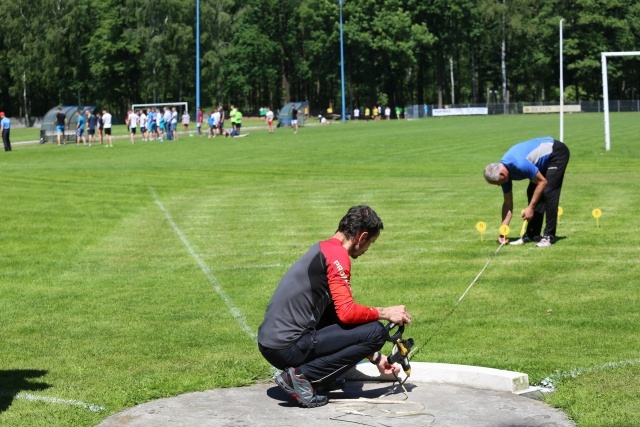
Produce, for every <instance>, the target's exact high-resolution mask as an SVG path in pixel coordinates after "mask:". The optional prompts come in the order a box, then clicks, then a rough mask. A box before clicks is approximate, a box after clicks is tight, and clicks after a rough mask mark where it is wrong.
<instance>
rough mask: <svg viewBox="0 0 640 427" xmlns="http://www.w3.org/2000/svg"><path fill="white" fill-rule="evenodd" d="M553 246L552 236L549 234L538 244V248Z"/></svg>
mask: <svg viewBox="0 0 640 427" xmlns="http://www.w3.org/2000/svg"><path fill="white" fill-rule="evenodd" d="M550 246H551V238H550V237H549V236H543V237H542V239H540V241H539V242H538V243H537V244H536V248H548V247H550Z"/></svg>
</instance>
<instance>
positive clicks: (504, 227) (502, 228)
mask: <svg viewBox="0 0 640 427" xmlns="http://www.w3.org/2000/svg"><path fill="white" fill-rule="evenodd" d="M500 235H501V236H503V237H504V238H505V240H506V239H507V236H509V226H508V225H501V226H500Z"/></svg>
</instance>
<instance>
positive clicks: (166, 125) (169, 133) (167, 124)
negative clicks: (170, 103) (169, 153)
mask: <svg viewBox="0 0 640 427" xmlns="http://www.w3.org/2000/svg"><path fill="white" fill-rule="evenodd" d="M162 117H163V118H164V130H165V131H166V132H167V141H171V138H173V131H172V130H171V110H170V109H169V107H164V115H163V116H162Z"/></svg>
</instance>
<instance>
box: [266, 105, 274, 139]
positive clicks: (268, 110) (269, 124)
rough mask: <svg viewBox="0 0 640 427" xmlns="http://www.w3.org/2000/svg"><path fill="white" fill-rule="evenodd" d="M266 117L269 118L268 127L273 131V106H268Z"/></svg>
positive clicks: (270, 131)
mask: <svg viewBox="0 0 640 427" xmlns="http://www.w3.org/2000/svg"><path fill="white" fill-rule="evenodd" d="M265 117H266V119H267V129H269V133H273V111H271V108H269V107H267V112H266V114H265Z"/></svg>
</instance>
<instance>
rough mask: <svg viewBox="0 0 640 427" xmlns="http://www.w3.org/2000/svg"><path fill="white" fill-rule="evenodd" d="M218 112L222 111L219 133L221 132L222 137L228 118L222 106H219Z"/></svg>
mask: <svg viewBox="0 0 640 427" xmlns="http://www.w3.org/2000/svg"><path fill="white" fill-rule="evenodd" d="M218 111H220V123H218V131H219V132H220V135H222V132H224V119H225V118H226V117H225V114H224V108H223V107H222V105H220V106H218Z"/></svg>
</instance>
